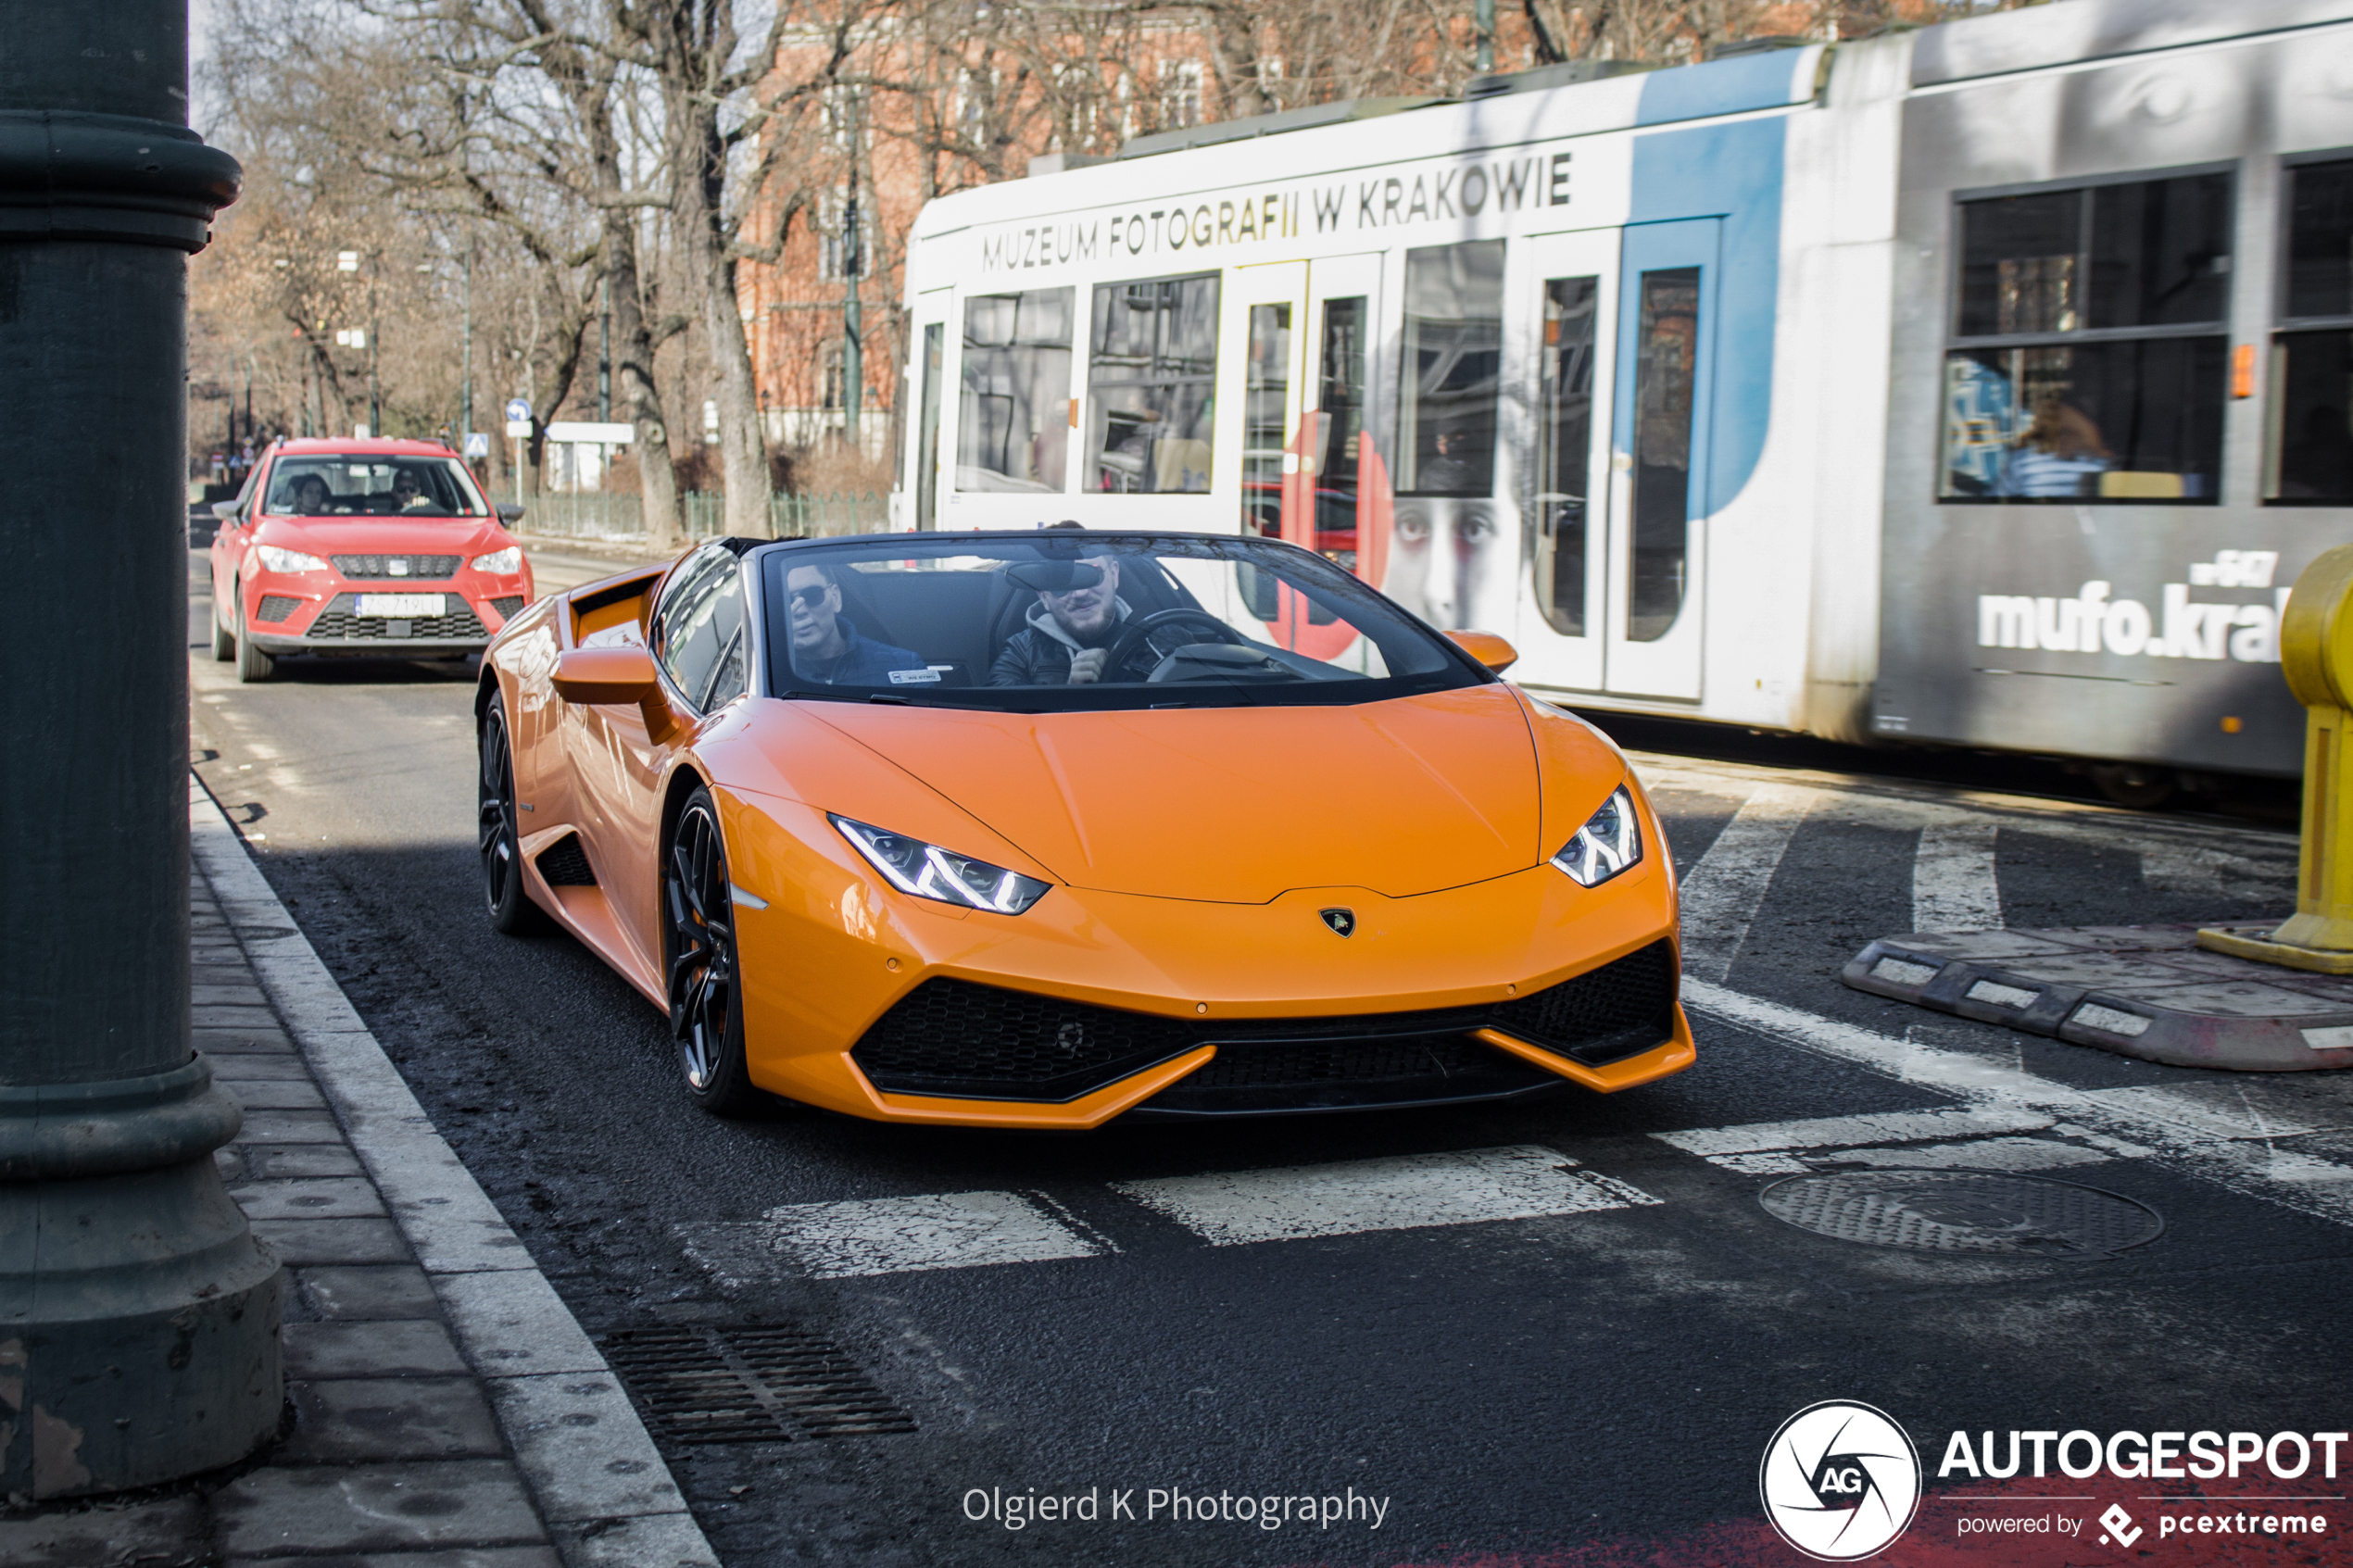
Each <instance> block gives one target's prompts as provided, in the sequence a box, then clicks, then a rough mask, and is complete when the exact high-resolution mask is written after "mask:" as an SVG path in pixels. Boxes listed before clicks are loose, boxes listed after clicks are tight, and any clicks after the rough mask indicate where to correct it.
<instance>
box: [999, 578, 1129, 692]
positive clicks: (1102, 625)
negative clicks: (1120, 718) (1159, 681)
mask: <svg viewBox="0 0 2353 1568" xmlns="http://www.w3.org/2000/svg"><path fill="white" fill-rule="evenodd" d="M1024 579H1027V580H1026V581H1025V580H1024ZM1016 581H1022V582H1023V585H1024V586H1035V587H1037V589H1038V602H1037V603H1036V604H1034V605H1032V606H1030V607H1029V614H1028V617H1027V624H1026V625H1025V626H1023V628H1022V629H1021V630H1020V631H1018V632H1016V633H1013V635H1012V636H1011V637H1008V638H1007V639H1006V640H1005V651H1004V652H1002V653H1000V654H999V655H998V656H997V662H996V663H995V664H993V665H991V666H990V667H989V670H988V684H990V685H992V686H1061V685H1071V686H1083V685H1087V684H1090V683H1092V682H1096V681H1100V680H1102V679H1103V678H1104V675H1103V666H1104V665H1105V664H1106V663H1107V662H1109V660H1110V658H1111V645H1112V644H1113V643H1114V642H1116V641H1118V639H1119V633H1120V623H1121V622H1122V621H1126V619H1127V603H1126V600H1124V599H1122V598H1121V597H1120V596H1119V562H1118V561H1116V560H1114V559H1113V558H1111V557H1110V556H1108V555H1101V556H1088V557H1087V558H1084V559H1082V560H1071V561H1057V560H1048V561H1040V562H1038V563H1036V564H1035V565H1034V566H1032V567H1030V568H1028V569H1027V570H1026V571H1025V573H1024V578H1017V579H1016ZM1048 584H1051V585H1048ZM1152 658H1153V661H1154V662H1155V663H1157V662H1158V661H1159V656H1158V655H1157V654H1154V655H1153V656H1152Z"/></svg>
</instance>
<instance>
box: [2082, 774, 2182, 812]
mask: <svg viewBox="0 0 2353 1568" xmlns="http://www.w3.org/2000/svg"><path fill="white" fill-rule="evenodd" d="M2084 771H2085V772H2087V773H2089V774H2091V775H2092V782H2093V783H2094V784H2097V785H2098V786H2099V790H2100V793H2101V794H2102V795H2105V796H2107V797H2108V798H2109V799H2110V800H2113V801H2115V802H2116V803H2117V804H2118V805H2119V806H2129V807H2131V808H2132V809H2134V810H2136V811H2146V810H2151V809H2155V808H2156V807H2159V806H2162V805H2164V804H2165V803H2166V802H2167V801H2169V800H2171V799H2172V798H2173V797H2175V796H2177V795H2179V794H2181V793H2182V781H2181V779H2180V777H2179V776H2178V775H2177V774H2175V773H2173V772H2172V771H2171V770H2164V769H2157V768H2136V767H2134V766H2133V764H2132V763H2130V762H2101V763H2097V764H2095V765H2094V766H2092V767H2090V768H2087V769H2085V770H2084Z"/></svg>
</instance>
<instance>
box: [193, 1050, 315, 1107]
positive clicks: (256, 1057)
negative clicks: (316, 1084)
mask: <svg viewBox="0 0 2353 1568" xmlns="http://www.w3.org/2000/svg"><path fill="white" fill-rule="evenodd" d="M206 1054H207V1055H208V1057H210V1060H211V1061H212V1081H213V1082H214V1083H216V1084H251V1083H261V1082H265V1081H270V1080H281V1081H289V1082H291V1081H299V1082H301V1083H305V1084H308V1083H310V1082H311V1078H310V1069H309V1068H308V1067H307V1066H305V1065H304V1064H303V1060H302V1058H301V1057H299V1056H296V1055H293V1054H291V1053H289V1054H287V1055H283V1056H281V1055H279V1054H277V1053H276V1052H274V1051H254V1052H248V1053H245V1054H243V1055H233V1056H211V1053H209V1052H208V1053H206ZM235 1092H236V1094H237V1097H238V1098H240V1099H242V1098H245V1091H244V1090H243V1089H239V1090H237V1091H235Z"/></svg>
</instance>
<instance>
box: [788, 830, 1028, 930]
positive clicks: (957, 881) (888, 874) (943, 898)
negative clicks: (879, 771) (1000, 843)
mask: <svg viewBox="0 0 2353 1568" xmlns="http://www.w3.org/2000/svg"><path fill="white" fill-rule="evenodd" d="M826 821H828V822H832V823H833V824H834V826H835V827H837V828H839V829H840V830H841V835H842V837H844V838H846V839H848V840H849V842H850V844H851V845H852V846H853V847H855V848H856V849H857V851H858V853H860V854H861V855H863V856H864V857H866V861H867V863H868V864H869V865H871V866H873V867H874V868H875V870H876V871H878V872H882V874H883V876H884V877H885V879H887V881H888V882H889V884H891V885H892V886H893V887H896V888H897V889H899V891H900V892H901V893H912V894H913V895H914V896H915V897H918V898H937V899H938V900H939V901H940V902H941V903H943V904H959V905H962V906H963V908H965V909H989V910H993V911H995V912H996V913H998V914H1000V915H1017V914H1020V913H1021V912H1022V911H1023V910H1024V909H1028V908H1029V906H1030V905H1032V904H1035V903H1036V902H1038V899H1040V898H1043V897H1045V896H1046V893H1047V890H1048V889H1049V888H1051V886H1052V885H1053V884H1051V883H1047V882H1040V881H1038V879H1037V878H1036V877H1034V876H1024V875H1022V874H1021V873H1020V872H1009V871H1007V870H1006V869H1005V868H1004V867H1002V866H992V865H990V864H989V863H988V861H986V860H975V859H973V858H972V857H971V856H969V855H959V854H957V853H956V852H955V851H953V850H951V849H942V848H941V847H939V846H938V845H937V844H925V842H924V841H923V840H921V839H919V838H909V837H908V836H906V834H897V833H892V832H889V831H888V830H887V829H884V828H878V827H873V826H870V825H868V824H867V823H865V822H852V821H851V820H850V819H849V818H848V817H837V816H835V815H833V814H832V813H830V812H828V813H827V814H826Z"/></svg>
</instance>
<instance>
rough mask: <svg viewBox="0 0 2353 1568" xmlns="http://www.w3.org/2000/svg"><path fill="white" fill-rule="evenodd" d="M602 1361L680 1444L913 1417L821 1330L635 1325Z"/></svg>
mask: <svg viewBox="0 0 2353 1568" xmlns="http://www.w3.org/2000/svg"><path fill="white" fill-rule="evenodd" d="M602 1348H603V1350H604V1352H605V1359H606V1360H607V1361H610V1362H611V1364H612V1368H613V1370H614V1371H615V1372H618V1373H619V1374H621V1379H622V1381H623V1383H625V1384H627V1385H628V1386H629V1389H630V1392H632V1393H634V1394H635V1395H636V1396H637V1402H638V1403H639V1404H640V1405H642V1406H643V1407H644V1408H645V1411H646V1413H647V1414H648V1415H649V1416H651V1417H652V1418H653V1420H654V1423H655V1424H656V1425H658V1426H659V1427H660V1428H661V1431H662V1432H663V1433H664V1434H665V1435H666V1436H669V1437H671V1438H672V1439H673V1441H676V1442H681V1443H696V1444H701V1443H782V1442H790V1441H792V1440H793V1439H795V1438H800V1437H852V1436H875V1435H878V1434H882V1433H889V1432H912V1431H913V1430H915V1423H914V1421H913V1419H912V1417H910V1416H909V1415H908V1414H907V1413H906V1412H905V1411H902V1410H900V1408H899V1407H898V1406H897V1405H895V1404H893V1403H892V1402H891V1401H890V1398H889V1396H888V1395H887V1394H885V1393H883V1392H882V1390H880V1389H878V1388H876V1387H875V1386H874V1384H873V1382H872V1381H870V1380H869V1379H868V1378H867V1376H866V1374H865V1373H864V1372H863V1371H862V1369H861V1368H860V1367H859V1366H858V1365H857V1363H856V1362H854V1361H850V1359H849V1357H847V1356H845V1355H843V1354H842V1352H841V1351H840V1350H839V1349H838V1348H836V1347H835V1345H834V1344H833V1343H832V1341H830V1340H828V1339H826V1338H825V1337H824V1336H822V1335H816V1334H810V1333H807V1332H806V1331H804V1330H801V1329H797V1328H785V1327H777V1326H772V1325H767V1324H760V1325H754V1326H747V1327H732V1328H712V1327H703V1326H683V1325H682V1326H678V1327H666V1328H638V1329H630V1330H626V1331H624V1332H623V1333H619V1334H614V1335H610V1336H607V1337H606V1338H605V1339H604V1341H603V1342H602Z"/></svg>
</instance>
